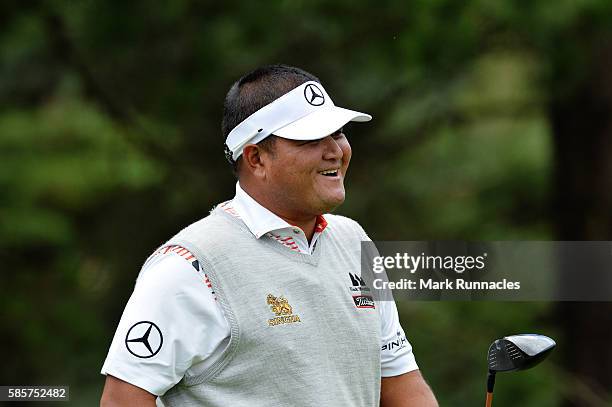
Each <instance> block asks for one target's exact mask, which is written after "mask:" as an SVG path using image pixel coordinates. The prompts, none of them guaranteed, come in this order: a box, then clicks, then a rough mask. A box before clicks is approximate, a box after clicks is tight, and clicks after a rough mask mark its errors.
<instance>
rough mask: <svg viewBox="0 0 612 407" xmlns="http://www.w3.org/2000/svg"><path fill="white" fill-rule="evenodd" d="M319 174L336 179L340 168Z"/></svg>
mask: <svg viewBox="0 0 612 407" xmlns="http://www.w3.org/2000/svg"><path fill="white" fill-rule="evenodd" d="M319 174H321V175H324V176H326V177H336V176H338V168H336V169H333V170H325V171H319Z"/></svg>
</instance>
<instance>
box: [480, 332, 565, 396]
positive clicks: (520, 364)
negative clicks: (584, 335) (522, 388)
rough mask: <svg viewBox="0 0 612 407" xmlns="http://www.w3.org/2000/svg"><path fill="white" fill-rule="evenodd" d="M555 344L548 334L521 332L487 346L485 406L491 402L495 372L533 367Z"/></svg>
mask: <svg viewBox="0 0 612 407" xmlns="http://www.w3.org/2000/svg"><path fill="white" fill-rule="evenodd" d="M555 346H556V343H555V341H553V340H552V339H551V338H549V337H548V336H544V335H537V334H521V335H512V336H505V337H503V338H502V339H497V340H496V341H495V342H493V343H492V344H491V346H490V347H489V353H488V355H487V362H488V365H489V374H488V375H487V399H486V407H491V403H492V402H493V387H494V386H495V374H496V373H497V372H513V371H518V370H525V369H529V368H532V367H534V366H535V365H537V364H538V363H540V362H541V361H543V360H544V359H545V358H546V357H547V356H548V355H549V354H550V352H552V350H553V349H554V347H555Z"/></svg>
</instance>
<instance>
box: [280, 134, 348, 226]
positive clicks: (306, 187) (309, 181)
mask: <svg viewBox="0 0 612 407" xmlns="http://www.w3.org/2000/svg"><path fill="white" fill-rule="evenodd" d="M274 152H275V154H274V156H275V158H274V159H273V165H272V168H271V173H270V181H271V182H273V183H274V184H275V189H276V191H277V194H278V195H277V196H278V198H279V200H283V202H282V203H283V204H284V205H283V206H285V207H287V208H293V209H294V210H295V211H297V212H301V213H303V214H306V215H313V214H315V215H318V214H322V213H325V212H329V211H331V210H333V209H334V208H336V207H337V206H338V205H340V204H341V203H342V202H344V176H345V174H346V170H347V169H348V166H349V162H350V160H351V146H350V145H349V142H348V140H347V139H346V137H345V135H344V133H343V132H342V130H339V131H337V132H335V133H333V134H331V135H329V136H327V137H325V138H322V139H319V140H312V141H297V140H287V139H283V138H280V137H279V138H278V140H277V142H276V144H275V148H274Z"/></svg>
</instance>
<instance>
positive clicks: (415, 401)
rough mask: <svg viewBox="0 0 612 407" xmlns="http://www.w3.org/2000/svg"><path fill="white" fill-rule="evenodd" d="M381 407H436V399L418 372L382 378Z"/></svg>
mask: <svg viewBox="0 0 612 407" xmlns="http://www.w3.org/2000/svg"><path fill="white" fill-rule="evenodd" d="M380 405H381V407H437V406H438V402H437V401H436V398H435V396H434V394H433V392H432V391H431V389H430V388H429V386H428V385H427V383H426V382H425V379H423V376H422V375H421V372H420V371H419V370H413V371H412V372H408V373H405V374H402V375H399V376H392V377H383V378H382V379H381V386H380Z"/></svg>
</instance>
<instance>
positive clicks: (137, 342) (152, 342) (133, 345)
mask: <svg viewBox="0 0 612 407" xmlns="http://www.w3.org/2000/svg"><path fill="white" fill-rule="evenodd" d="M162 343H164V338H163V336H162V333H161V331H160V330H159V328H158V327H157V325H155V324H154V323H153V322H150V321H141V322H137V323H135V324H134V325H132V327H131V328H130V329H129V331H128V333H127V335H126V336H125V346H126V347H127V350H128V352H130V353H131V354H132V355H134V356H136V357H137V358H143V359H147V358H150V357H153V356H155V355H157V353H158V352H159V350H160V349H161V347H162Z"/></svg>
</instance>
